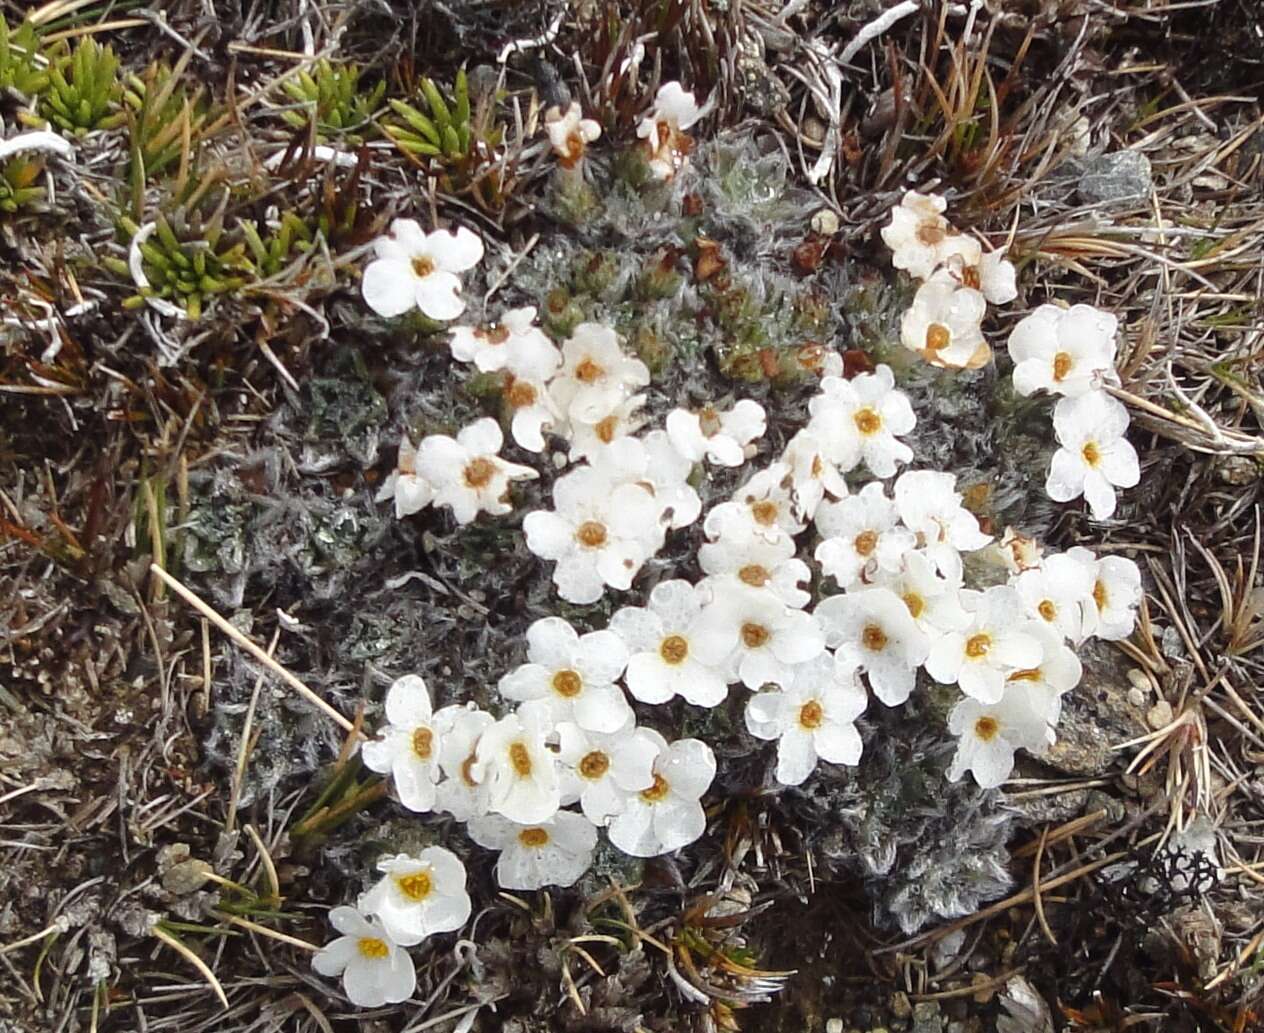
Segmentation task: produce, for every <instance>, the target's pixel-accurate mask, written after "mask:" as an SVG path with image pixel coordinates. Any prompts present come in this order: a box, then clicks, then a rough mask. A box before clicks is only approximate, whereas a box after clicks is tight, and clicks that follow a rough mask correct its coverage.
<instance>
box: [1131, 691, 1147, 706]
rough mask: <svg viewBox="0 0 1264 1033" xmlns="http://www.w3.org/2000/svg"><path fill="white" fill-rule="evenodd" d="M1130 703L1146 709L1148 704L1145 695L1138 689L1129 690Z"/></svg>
mask: <svg viewBox="0 0 1264 1033" xmlns="http://www.w3.org/2000/svg"><path fill="white" fill-rule="evenodd" d="M1128 702H1129V703H1131V704H1132V705H1133V706H1134V707H1144V706H1145V702H1146V697H1145V693H1144V692H1142V691H1141V690H1140V689H1138V688H1131V689H1129V690H1128Z"/></svg>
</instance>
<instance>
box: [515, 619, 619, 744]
mask: <svg viewBox="0 0 1264 1033" xmlns="http://www.w3.org/2000/svg"><path fill="white" fill-rule="evenodd" d="M527 657H528V659H529V660H530V663H525V664H523V665H522V666H521V667H519V668H517V669H516V670H514V671H510V672H509V673H508V674H506V675H505V676H504V677H503V678H501V679H500V686H499V687H500V694H501V695H502V696H504V697H505V699H511V700H514V701H515V702H523V701H526V700H544V701H545V703H546V704H547V705H548V707H549V709H550V710H551V712H552V720H553V723H554V724H557V723H558V722H560V721H574V722H575V723H576V724H578V725H579V726H580V727H581V728H585V729H587V730H588V731H592V732H613V731H616V730H617V729H619V728H622V727H623V725H624V724H626V723H627V721H628V720H629V719H630V718H631V717H632V708H631V707H629V706H628V702H627V700H626V699H624V698H623V690H622V689H620V688H619V687H618V686H617V685H615V684H614V682H615V679H616V678H618V677H619V675H621V674H622V673H623V668H624V666H625V665H626V664H627V662H628V650H627V647H626V646H625V645H624V644H623V639H622V638H620V637H619V636H618V635H616V634H615V633H614V632H613V631H609V630H606V631H591V632H589V633H588V634H587V635H583V636H581V635H580V634H579V633H578V632H577V631H576V630H575V629H574V628H572V627H571V626H570V625H569V624H568V623H567V622H566V621H564V620H563V619H562V618H561V617H543V618H541V619H540V620H538V621H536V622H535V623H533V624H532V625H531V627H529V628H528V629H527Z"/></svg>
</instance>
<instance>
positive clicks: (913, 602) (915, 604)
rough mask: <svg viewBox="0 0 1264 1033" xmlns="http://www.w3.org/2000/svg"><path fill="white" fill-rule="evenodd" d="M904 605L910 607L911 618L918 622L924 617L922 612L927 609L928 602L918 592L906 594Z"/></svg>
mask: <svg viewBox="0 0 1264 1033" xmlns="http://www.w3.org/2000/svg"><path fill="white" fill-rule="evenodd" d="M904 605H905V606H907V607H908V612H909V616H911V617H912V618H913V619H914V620H917V618H918V617H920V616H921V615H922V611H923V610H924V609H926V600H925V599H923V598H922V597H921V596H920V595H918V594H917V593H916V592H905V593H904Z"/></svg>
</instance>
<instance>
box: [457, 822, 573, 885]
mask: <svg viewBox="0 0 1264 1033" xmlns="http://www.w3.org/2000/svg"><path fill="white" fill-rule="evenodd" d="M469 832H470V838H471V839H472V840H474V842H475V843H477V844H478V845H479V846H482V847H486V848H487V849H489V850H499V851H500V859H499V860H497V862H496V881H497V882H498V883H500V885H501V888H502V889H507V890H538V889H540V888H541V887H542V886H573V885H574V884H575V883H576V882H577V881H578V880H579V877H580V876H581V875H583V874H584V872H586V871H588V866H589V865H590V864H592V854H593V848H594V847H596V845H597V829H596V827H595V826H594V825H593V823H592V822H591V821H589V820H588V819H587V818H585V817H584V816H583V815H582V814H575V813H573V812H571V811H558V812H557V813H556V814H555V815H553V817H552V818H550V819H549V820H548V821H541V822H535V823H529V824H517V823H515V822H512V821H508V820H506V819H505V818H502V817H500V815H498V814H488V815H485V816H484V817H482V818H475V819H474V820H473V821H471V822H470V824H469Z"/></svg>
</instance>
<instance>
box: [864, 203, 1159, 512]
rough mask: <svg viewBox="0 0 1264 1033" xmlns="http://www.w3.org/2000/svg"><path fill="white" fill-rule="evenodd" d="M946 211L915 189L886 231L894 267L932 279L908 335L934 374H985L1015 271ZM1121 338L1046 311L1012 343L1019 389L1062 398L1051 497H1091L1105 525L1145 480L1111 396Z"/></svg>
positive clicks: (907, 321) (1097, 317) (1102, 320)
mask: <svg viewBox="0 0 1264 1033" xmlns="http://www.w3.org/2000/svg"><path fill="white" fill-rule="evenodd" d="M946 207H947V204H946V202H945V200H944V199H943V198H942V197H939V196H937V195H935V194H919V193H917V192H916V191H912V190H910V191H909V192H908V193H906V194H905V195H904V199H903V200H902V201H901V202H900V204H898V205H897V206H896V207H895V208H893V209H892V210H891V221H890V222H889V223H888V224H887V225H886V226H884V227H883V228H882V239H883V240H884V241H885V242H886V244H887V246H888V247H889V248H891V251H892V255H891V264H892V265H894V266H895V267H896V268H897V269H904V270H906V271H907V272H908V273H909V274H910V275H911V276H914V277H916V278H917V279H919V280H922V281H923V283H922V285H921V286H920V287H919V288H918V290H917V294H916V296H915V297H914V298H913V304H912V305H911V306H910V307H909V309H908V311H907V312H905V313H904V317H903V320H902V322H901V327H900V334H901V338H902V340H903V342H904V345H905V346H906V347H908V348H910V349H911V350H913V351H915V352H917V353H918V354H919V355H921V356H922V357H923V358H924V359H926V361H927V362H929V363H931V364H932V365H934V366H942V367H945V368H948V369H978V368H979V367H981V366H983V365H985V364H986V363H987V362H988V360H989V359H990V358H991V355H992V351H991V349H990V348H989V347H988V344H987V341H986V340H984V337H983V331H982V323H983V317H984V315H985V313H986V311H987V306H988V304H989V303H990V304H993V305H1001V304H1005V303H1006V302H1009V301H1013V300H1014V298H1016V297H1017V296H1018V291H1017V289H1016V286H1015V278H1014V267H1013V265H1011V264H1010V263H1009V262H1008V261H1006V259H1005V254H1004V252H1003V251H989V252H987V253H986V254H985V253H984V252H983V249H982V247H981V246H980V244H979V242H978V241H977V240H975V239H974V238H973V237H968V236H966V235H965V234H963V233H959V232H957V230H955V229H954V228H953V227H952V226H951V225H950V224H949V222H948V220H947V219H945V218H944V215H943V212H944V210H945V208H946ZM1117 330H1118V320H1116V318H1115V317H1114V316H1113V315H1111V314H1110V313H1109V312H1102V311H1101V310H1100V309H1096V308H1094V307H1093V306H1091V305H1072V306H1071V307H1070V308H1064V307H1062V306H1059V305H1041V306H1040V307H1039V308H1037V309H1036V310H1035V311H1034V312H1032V313H1031V314H1030V315H1028V316H1026V317H1025V318H1023V319H1022V320H1021V321H1020V322H1019V323H1018V324H1017V325H1016V326H1015V327H1014V329H1013V331H1012V332H1011V333H1010V336H1009V353H1010V357H1011V358H1012V359H1013V360H1014V388H1015V390H1016V391H1018V393H1019V394H1021V395H1031V394H1034V393H1035V392H1037V391H1046V392H1048V393H1050V394H1054V395H1059V396H1061V397H1060V398H1059V400H1058V403H1057V405H1056V406H1055V407H1054V412H1053V427H1054V432H1055V434H1056V435H1057V439H1058V444H1059V445H1060V446H1061V447H1060V448H1059V449H1058V450H1057V452H1055V453H1054V456H1053V460H1052V463H1051V464H1050V468H1049V476H1048V478H1047V480H1046V482H1045V490H1046V491H1047V492H1048V494H1049V497H1050V498H1051V499H1053V500H1054V501H1055V502H1069V501H1071V500H1072V499H1076V498H1079V497H1080V496H1081V495H1083V496H1084V498H1085V499H1086V500H1087V501H1088V504H1089V508H1090V509H1091V510H1092V513H1093V516H1094V518H1095V519H1098V520H1106V519H1108V518H1109V517H1110V516H1111V515H1112V514H1113V513H1114V512H1115V488H1131V487H1134V486H1135V485H1136V484H1137V482H1138V481H1139V480H1140V479H1141V472H1140V468H1139V466H1138V462H1137V453H1136V451H1135V450H1134V449H1133V447H1132V445H1131V444H1129V442H1128V440H1127V439H1126V438H1125V437H1124V435H1125V433H1126V432H1127V430H1128V422H1129V420H1128V410H1127V408H1125V407H1124V405H1123V404H1122V403H1120V402H1119V401H1117V400H1116V399H1115V398H1113V397H1112V396H1111V395H1110V394H1108V393H1107V392H1106V391H1105V390H1104V386H1105V385H1106V384H1108V383H1116V384H1117V383H1118V375H1117V373H1116V371H1115V334H1116V332H1117Z"/></svg>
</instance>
